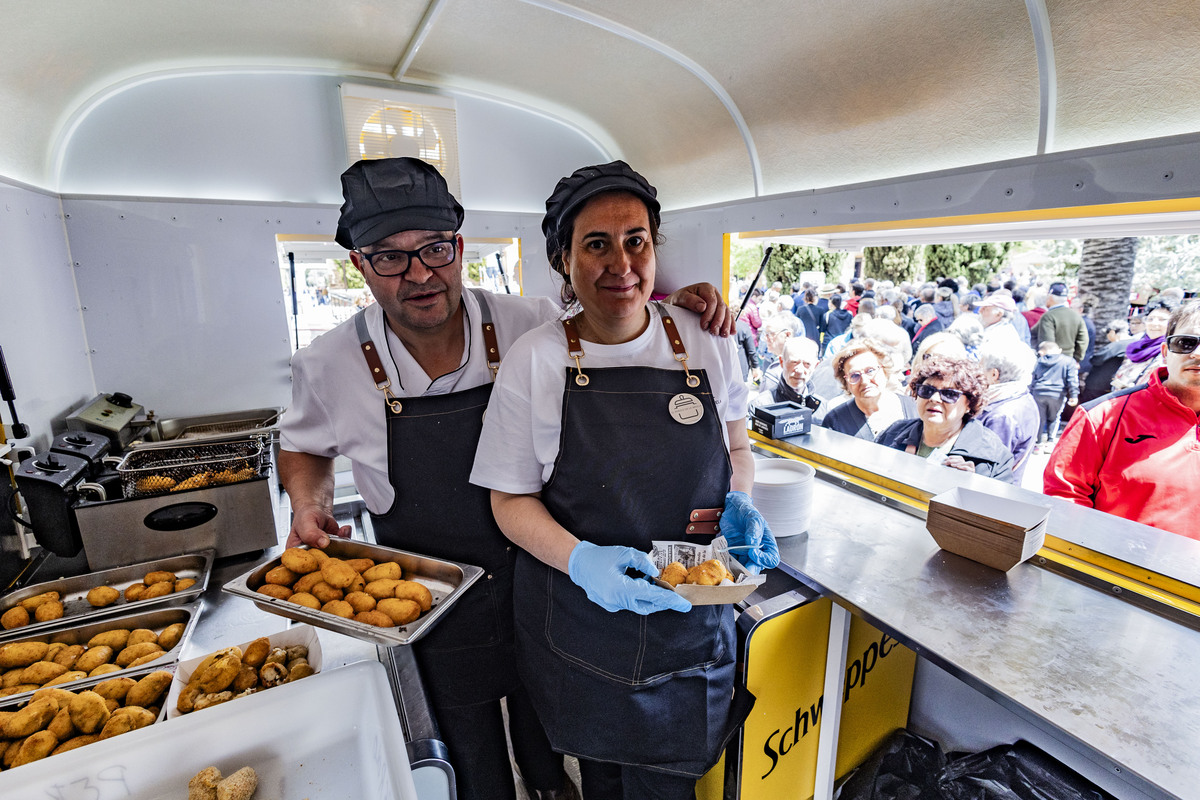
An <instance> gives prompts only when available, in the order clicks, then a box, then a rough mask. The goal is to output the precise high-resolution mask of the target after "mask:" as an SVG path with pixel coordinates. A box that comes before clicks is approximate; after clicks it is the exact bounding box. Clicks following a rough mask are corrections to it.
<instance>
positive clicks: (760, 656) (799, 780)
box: [739, 598, 916, 800]
mask: <svg viewBox="0 0 1200 800" xmlns="http://www.w3.org/2000/svg"><path fill="white" fill-rule="evenodd" d="M829 611H830V601H829V600H828V599H824V598H822V599H818V600H814V601H810V602H808V603H805V604H803V605H799V606H796V607H795V608H793V609H790V610H789V611H786V612H784V613H782V614H779V615H778V616H775V617H772V618H771V619H767V620H764V621H762V622H761V623H759V625H758V626H756V627H755V628H754V630H753V631H752V632H751V634H750V638H749V641H748V644H747V655H746V683H747V686H748V687H749V688H750V691H752V692H753V693H754V694H755V696H757V698H758V701H757V702H756V703H755V706H754V711H753V712H752V713H751V716H750V718H749V719H748V720H747V721H746V727H745V731H744V735H743V739H742V742H743V747H742V762H741V766H742V769H741V777H740V781H739V789H740V792H739V797H740V798H743V800H760V799H761V800H790V799H791V798H795V800H806V798H809V797H812V795H813V782H814V779H815V774H816V764H817V740H818V736H819V732H820V726H821V720H822V717H823V713H824V711H825V709H826V704H827V703H828V700H827V698H826V697H825V696H824V694H823V692H824V678H825V655H826V650H827V646H828V639H829ZM915 664H916V656H915V654H914V653H913V652H912V651H911V650H908V649H907V648H905V647H903V646H902V645H900V644H899V643H897V642H896V640H895V639H893V638H891V637H890V636H888V635H887V634H885V633H882V632H880V631H878V630H876V629H875V628H873V627H872V626H870V625H869V624H867V623H866V622H864V621H862V620H861V619H858V618H857V617H855V618H853V619H852V621H851V626H850V639H849V644H848V649H847V655H846V674H845V688H844V690H843V694H842V697H841V698H840V699H841V702H842V723H841V730H840V736H839V742H838V759H837V775H838V776H839V777H840V776H842V775H844V774H845V773H846V772H848V771H849V770H850V769H851V768H853V767H854V766H856V765H858V764H859V763H861V762H862V761H863V760H864V759H865V758H866V757H867V756H868V755H870V753H871V751H872V750H873V749H874V748H875V747H877V746H878V745H879V744H880V743H881V742H882V741H883V740H884V738H886V737H887V735H888V734H889V733H891V732H892V731H893V730H895V729H896V728H898V727H902V726H903V725H904V724H905V723H906V721H907V719H908V705H909V698H910V693H911V690H912V676H913V669H914V667H915Z"/></svg>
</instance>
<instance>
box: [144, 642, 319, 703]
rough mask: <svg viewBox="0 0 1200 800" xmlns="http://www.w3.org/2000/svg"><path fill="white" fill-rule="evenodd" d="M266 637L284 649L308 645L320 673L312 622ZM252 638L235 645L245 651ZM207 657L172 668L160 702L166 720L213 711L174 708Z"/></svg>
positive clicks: (270, 690) (311, 658)
mask: <svg viewBox="0 0 1200 800" xmlns="http://www.w3.org/2000/svg"><path fill="white" fill-rule="evenodd" d="M255 638H258V637H255ZM267 638H268V639H269V640H270V641H271V646H272V647H284V648H287V647H291V646H293V645H297V644H302V645H304V646H305V647H307V648H308V664H309V666H311V667H312V668H313V669H314V670H316V672H317V674H320V672H321V667H322V658H321V640H320V639H319V638H318V637H317V630H316V628H314V627H313V626H311V625H293V626H292V627H290V628H287V629H286V630H282V631H278V632H276V633H272V634H270V635H269V636H267ZM253 641H254V640H253V639H251V640H250V642H242V643H241V644H239V645H238V647H240V648H242V652H243V653H244V652H245V651H246V648H247V647H249V646H250V643H251V642H253ZM228 646H229V645H225V647H228ZM215 649H216V650H220V649H221V648H220V647H218V648H215ZM208 656H209V653H205V654H204V655H202V656H200V657H199V658H189V659H188V660H187V661H180V662H179V665H178V666H177V667H176V668H175V680H173V681H171V689H170V691H169V692H168V694H167V699H166V702H165V703H164V704H163V705H164V710H165V711H166V714H167V719H175V718H176V717H186V716H191V714H206V713H208V712H210V711H212V710H213V708H205V709H202V710H201V711H192V712H190V713H189V714H183V713H181V712H180V711H179V709H178V708H176V706H177V705H178V704H179V693H180V692H182V691H183V688H184V687H185V686H187V683H188V681H189V680H191V678H192V672H194V671H195V669H196V667H198V666H200V662H201V661H203V660H204V659H206V658H208ZM315 677H316V675H310V676H309V677H307V678H302V679H301V680H306V681H307V680H312V679H313V678H315ZM287 685H289V684H284V686H287ZM281 688H283V687H282V686H275V687H272V688H270V689H260V690H259V691H257V692H255V693H254V694H261V693H263V692H274V691H276V690H278V689H281ZM253 696H254V695H250V697H253ZM246 699H248V698H247V697H239V698H237V700H230V701H229V702H230V703H233V702H241V701H242V700H246ZM222 705H225V704H222ZM214 708H216V707H215V706H214Z"/></svg>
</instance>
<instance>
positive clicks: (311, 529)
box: [287, 506, 350, 548]
mask: <svg viewBox="0 0 1200 800" xmlns="http://www.w3.org/2000/svg"><path fill="white" fill-rule="evenodd" d="M330 536H340V537H341V538H343V539H349V538H350V526H349V525H343V526H341V527H338V524H337V520H335V519H334V518H333V515H332V514H330V513H329V512H328V511H326V510H325V509H324V508H321V507H320V506H305V507H304V508H297V509H295V510H294V511H293V512H292V530H291V532H290V533H288V538H287V546H288V547H295V546H297V545H299V544H306V545H309V546H310V547H317V548H324V547H325V546H326V545H328V544H329V537H330Z"/></svg>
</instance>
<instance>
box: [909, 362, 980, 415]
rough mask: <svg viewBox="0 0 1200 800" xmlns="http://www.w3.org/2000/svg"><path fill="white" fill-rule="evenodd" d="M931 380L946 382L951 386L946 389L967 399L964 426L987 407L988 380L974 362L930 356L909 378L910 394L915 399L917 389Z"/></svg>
mask: <svg viewBox="0 0 1200 800" xmlns="http://www.w3.org/2000/svg"><path fill="white" fill-rule="evenodd" d="M930 378H937V379H939V380H942V381H945V382H946V383H948V384H950V385H949V386H948V387H946V388H948V389H957V390H959V391H960V392H962V393H963V395H964V396H965V397H966V398H967V413H966V414H964V415H963V424H964V425H965V424H966V423H967V422H968V421H970V420H971V419H972V418H973V417H974V416H975V415H976V414H978V413H979V412H980V411H982V410H983V407H984V406H986V405H987V388H988V385H987V380H986V379H985V378H984V377H983V373H982V372H981V371H980V370H979V367H978V366H976V364H975V362H974V361H964V360H961V359H957V358H946V357H945V356H929V357H928V358H926V359H925V360H923V361H922V362H921V366H919V367H917V370H916V371H915V372H914V373H913V374H912V376H911V377H910V378H909V382H908V391H909V393H910V394H912V396H913V397H914V398H915V397H916V396H917V387H918V386H920V385H921V384H922V383H925V381H927V380H929V379H930Z"/></svg>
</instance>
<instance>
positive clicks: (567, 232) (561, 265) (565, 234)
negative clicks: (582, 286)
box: [550, 189, 760, 305]
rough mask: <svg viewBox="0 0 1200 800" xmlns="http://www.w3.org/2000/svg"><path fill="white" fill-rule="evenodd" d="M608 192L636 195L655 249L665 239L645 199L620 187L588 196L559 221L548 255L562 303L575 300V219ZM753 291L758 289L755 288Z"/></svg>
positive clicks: (569, 302) (568, 303)
mask: <svg viewBox="0 0 1200 800" xmlns="http://www.w3.org/2000/svg"><path fill="white" fill-rule="evenodd" d="M610 194H627V195H629V196H630V197H636V198H637V199H638V201H639V202H641V203H642V205H644V206H646V216H647V217H648V218H649V219H650V241H651V242H653V244H654V247H655V249H657V248H658V247H659V246H660V245H661V244H662V243H663V242H664V241H665V239H664V238H663V236H662V234H660V233H659V230H658V220H657V219H656V218H655V215H654V213H653V211H652V209H651V208H650V206H648V205H646V201H645V200H642V198H640V197H638V196H637V195H636V194H634V193H633V192H625V191H622V190H620V189H615V190H613V191H611V192H601V193H600V194H597V195H595V196H594V197H591V198H589V199H588V201H587V202H586V203H584V204H582V205H581V206H579V208H577V209H575V210H574V211H573V212H572V213H571V215H570V216H568V217H565V218H564V219H562V220H560V221H559V223H558V242H559V245H560V246H559V248H558V249H557V250H555V251H554V253H553V254H551V256H550V269H552V270H554V271H555V272H557V273H558V274H559V275H561V276H562V279H563V285H562V289H561V290H560V296H561V297H562V301H563V303H565V304H566V305H570V304H571V303H573V302H574V301H575V290H574V289H572V288H571V275H570V270H569V269H568V268H567V258H568V254H569V253H570V251H571V241H572V239H573V238H574V236H575V219H576V217H578V216H579V214H580V212H581V211H583V210H584V209H585V208H587V207H588V206H589V205H591V203H592V202H593V201H594V200H596V198H598V197H607V196H608V195H610ZM755 291H760V290H757V289H756V290H755Z"/></svg>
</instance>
